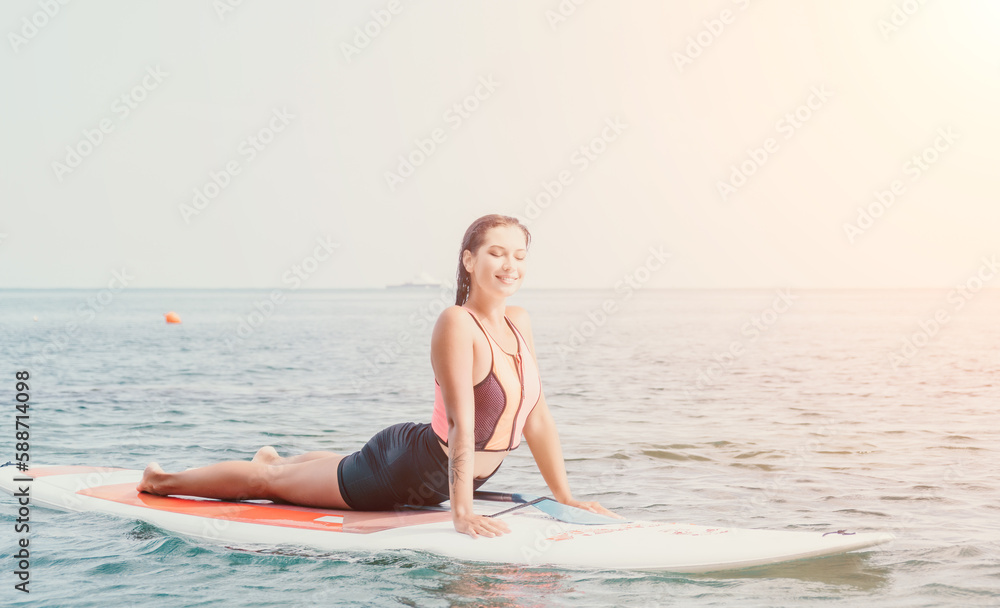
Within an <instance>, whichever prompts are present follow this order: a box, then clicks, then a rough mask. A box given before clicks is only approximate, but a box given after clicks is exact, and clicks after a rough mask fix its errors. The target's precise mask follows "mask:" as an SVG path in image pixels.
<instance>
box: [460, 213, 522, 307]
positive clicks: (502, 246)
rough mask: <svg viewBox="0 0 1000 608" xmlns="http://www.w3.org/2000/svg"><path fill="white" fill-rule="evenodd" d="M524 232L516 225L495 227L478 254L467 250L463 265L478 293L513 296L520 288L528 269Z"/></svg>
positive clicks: (487, 235) (488, 232) (490, 231)
mask: <svg viewBox="0 0 1000 608" xmlns="http://www.w3.org/2000/svg"><path fill="white" fill-rule="evenodd" d="M527 256H528V250H527V248H526V247H525V241H524V232H522V231H521V229H520V228H518V227H517V226H494V227H493V228H490V229H489V230H488V231H487V232H486V236H485V238H484V239H483V243H482V245H481V246H480V248H479V251H478V252H477V253H476V255H472V254H471V253H470V252H469V251H468V250H466V251H465V252H464V253H463V255H462V263H463V264H464V265H465V269H466V270H467V271H468V272H469V274H470V275H472V276H471V278H472V281H471V284H472V285H474V286H475V290H476V291H482V292H484V293H485V294H490V295H492V296H494V297H501V298H505V297H508V296H511V295H513V294H514V292H516V291H517V290H518V288H519V287H520V286H521V282H522V281H523V280H524V272H525V270H526V269H527V262H526V261H525V258H526V257H527Z"/></svg>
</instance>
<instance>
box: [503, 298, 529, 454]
mask: <svg viewBox="0 0 1000 608" xmlns="http://www.w3.org/2000/svg"><path fill="white" fill-rule="evenodd" d="M504 319H507V316H506V315H504ZM507 323H508V324H509V325H510V326H511V328H512V329H513V327H514V324H513V323H511V322H510V320H509V319H508V320H507ZM514 339H515V340H517V354H516V355H514V358H515V359H517V379H518V381H519V382H520V383H521V399H520V401H518V404H517V411H515V412H514V424H512V425H511V427H510V441H509V442H508V443H507V451H508V452H509V451H510V450H511V449H512V448H513V447H514V434H515V433H517V416H518V414H520V413H521V406H522V405H524V360H523V359H521V338H520V337H518V335H517V330H515V331H514ZM501 350H503V349H501Z"/></svg>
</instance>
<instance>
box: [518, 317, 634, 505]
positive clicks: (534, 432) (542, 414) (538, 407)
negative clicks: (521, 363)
mask: <svg viewBox="0 0 1000 608" xmlns="http://www.w3.org/2000/svg"><path fill="white" fill-rule="evenodd" d="M511 308H514V307H510V308H508V311H510V309H511ZM515 316H516V317H517V319H518V324H517V327H518V329H520V330H521V334H522V335H523V336H524V339H525V341H526V342H527V343H528V346H529V348H530V350H531V355H532V357H534V358H535V361H537V360H538V357H537V356H536V355H535V339H534V336H533V335H532V333H531V321H530V320H529V319H528V313H527V312H525V311H524V309H523V308H520V307H517V310H516V312H515ZM523 432H524V439H525V440H526V441H527V442H528V449H530V450H531V455H532V456H533V457H534V459H535V464H537V465H538V470H539V472H540V473H541V474H542V479H544V480H545V483H546V485H548V486H549V490H551V491H552V496H553V497H555V499H556V500H558V501H559V502H561V503H563V504H566V505H571V506H574V507H580V508H581V509H586V510H588V511H593V512H594V513H603V514H605V515H611V516H613V517H621V516H619V515H617V514H615V513H612V512H611V511H608V510H607V509H605V508H604V507H602V506H601V505H600V504H599V503H597V502H593V501H579V500H576V499H574V498H573V493H572V492H571V491H570V489H569V479H568V478H567V476H566V462H565V460H564V459H563V455H562V446H561V445H560V443H559V433H558V431H556V422H555V419H554V418H553V417H552V412H551V411H549V406H548V404H547V403H546V402H545V389H542V390H541V391H540V393H539V395H538V403H536V404H535V407H534V408H533V409H532V410H531V413H530V414H528V419H527V420H525V422H524V430H523ZM622 519H624V518H622Z"/></svg>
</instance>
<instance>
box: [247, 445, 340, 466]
mask: <svg viewBox="0 0 1000 608" xmlns="http://www.w3.org/2000/svg"><path fill="white" fill-rule="evenodd" d="M331 456H340V454H338V453H336V452H324V451H319V452H306V453H305V454H297V455H295V456H286V457H284V458H282V457H281V456H278V452H277V450H275V449H274V448H273V447H271V446H269V445H265V446H264V447H262V448H261V449H259V450H257V453H256V454H254V457H253V459H252V460H250V462H259V463H261V464H270V465H276V466H283V465H286V464H296V463H298V462H307V461H309V460H317V459H319V458H329V457H331Z"/></svg>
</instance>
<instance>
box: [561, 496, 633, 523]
mask: <svg viewBox="0 0 1000 608" xmlns="http://www.w3.org/2000/svg"><path fill="white" fill-rule="evenodd" d="M560 502H562V504H564V505H569V506H571V507H576V508H578V509H583V510H585V511H590V512H591V513H600V514H601V515H607V516H609V517H617V518H618V519H625V518H624V517H622V516H621V515H618V514H617V513H612V512H611V511H608V510H607V509H605V508H604V507H602V506H601V503H599V502H597V501H587V500H576V499H575V498H570V499H569V500H567V501H560Z"/></svg>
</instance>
